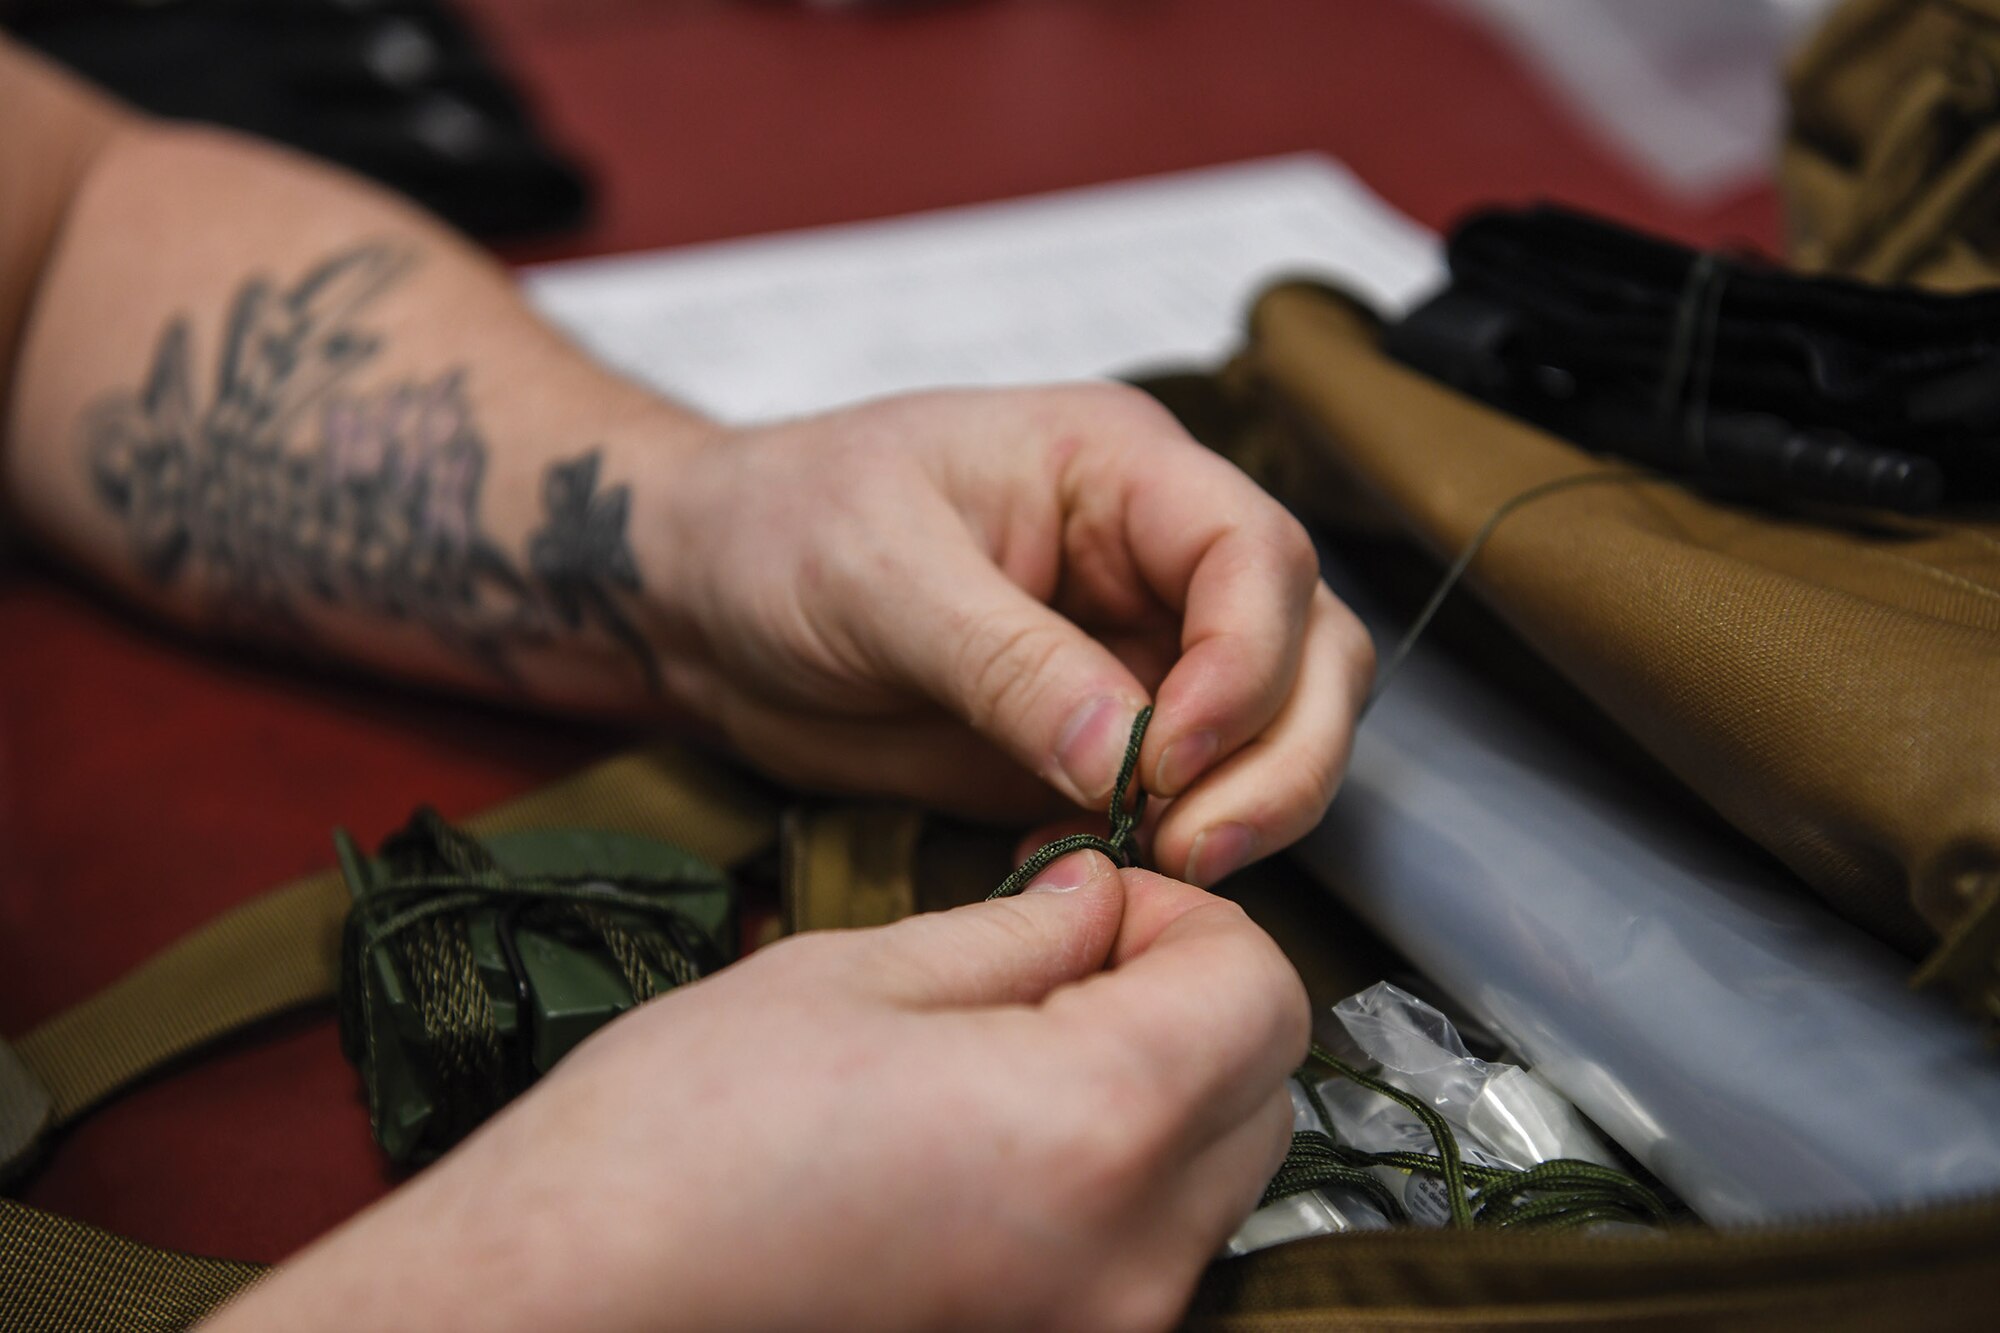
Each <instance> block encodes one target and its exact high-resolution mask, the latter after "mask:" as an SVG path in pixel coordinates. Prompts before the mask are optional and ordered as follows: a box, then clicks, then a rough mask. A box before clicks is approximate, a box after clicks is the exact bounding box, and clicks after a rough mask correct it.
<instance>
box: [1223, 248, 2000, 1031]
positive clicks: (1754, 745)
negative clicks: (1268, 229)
mask: <svg viewBox="0 0 2000 1333" xmlns="http://www.w3.org/2000/svg"><path fill="white" fill-rule="evenodd" d="M1376 335H1377V329H1376V326H1375V323H1374V321H1373V319H1372V317H1371V316H1369V315H1368V314H1367V312H1365V311H1364V310H1362V309H1360V308H1359V307H1357V306H1355V305H1353V304H1351V303H1349V302H1347V301H1346V300H1344V299H1343V298H1341V297H1340V296H1339V295H1338V294H1337V293H1333V292H1330V291H1329V290H1327V289H1324V288H1320V287H1315V286H1312V285H1308V284H1289V285H1285V286H1281V287H1278V288H1276V289H1274V290H1272V291H1270V292H1268V293H1266V294H1265V295H1264V297H1263V298H1262V299H1261V300H1260V301H1259V303H1258V305H1257V307H1256V310H1255V312H1254V315H1253V317H1252V332H1251V340H1250V346H1249V349H1248V351H1247V352H1246V353H1245V354H1244V356H1243V357H1242V358H1241V360H1240V361H1239V362H1238V363H1237V365H1236V366H1235V367H1233V368H1232V371H1231V381H1232V382H1233V383H1234V384H1236V385H1237V386H1238V387H1239V388H1247V389H1248V390H1249V391H1250V392H1252V393H1254V394H1255V395H1256V396H1257V397H1258V398H1260V399H1261V400H1263V401H1264V402H1265V403H1266V404H1267V405H1269V406H1274V407H1275V409H1276V410H1275V411H1273V412H1272V413H1271V414H1270V418H1271V419H1273V420H1285V421H1289V422H1290V423H1291V429H1290V432H1289V434H1290V437H1291V439H1292V441H1293V445H1292V447H1293V448H1295V449H1296V450H1297V451H1298V452H1299V453H1300V454H1301V455H1302V457H1301V458H1300V459H1299V460H1297V461H1296V462H1294V463H1292V464H1289V465H1284V466H1277V467H1273V466H1272V465H1271V461H1270V459H1269V458H1268V454H1269V452H1270V451H1271V449H1272V448H1273V444H1272V438H1271V434H1270V430H1269V428H1268V427H1266V428H1265V429H1264V430H1262V431H1261V432H1259V433H1258V435H1257V437H1256V438H1257V441H1258V446H1257V447H1258V448H1259V450H1261V451H1262V452H1263V453H1264V454H1265V455H1266V456H1265V457H1263V458H1260V459H1259V460H1257V461H1258V462H1259V463H1260V465H1261V466H1260V471H1261V473H1262V475H1264V476H1266V477H1271V478H1279V479H1285V478H1289V479H1291V480H1290V481H1285V480H1280V481H1279V483H1278V484H1279V487H1280V489H1284V488H1285V487H1286V486H1288V485H1289V486H1297V485H1299V484H1300V483H1301V482H1305V483H1308V484H1310V485H1311V486H1313V487H1315V488H1321V487H1325V486H1328V485H1330V484H1336V483H1332V482H1330V481H1329V478H1331V477H1334V476H1340V475H1344V476H1346V477H1347V478H1350V479H1351V480H1352V481H1353V482H1358V483H1359V484H1360V486H1361V488H1362V489H1363V490H1364V491H1365V492H1367V493H1369V494H1371V495H1372V497H1373V498H1374V499H1375V500H1377V501H1378V502H1379V508H1380V510H1381V511H1382V512H1383V513H1385V514H1386V515H1388V516H1390V517H1392V518H1394V519H1395V520H1397V521H1399V522H1400V523H1401V524H1403V525H1404V526H1405V527H1406V528H1407V529H1408V531H1409V532H1410V533H1411V534H1412V535H1413V536H1415V537H1416V538H1417V539H1418V540H1419V541H1421V542H1422V543H1423V544H1425V545H1427V546H1429V547H1430V548H1431V549H1432V550H1433V551H1435V552H1436V553H1437V554H1438V555H1439V556H1440V557H1444V558H1450V557H1451V556H1454V555H1456V554H1457V553H1458V552H1459V551H1460V550H1461V549H1463V548H1464V546H1465V545H1466V543H1467V542H1468V541H1469V540H1470V539H1471V538H1472V537H1473V535H1474V533H1475V532H1476V531H1477V530H1478V529H1479V528H1480V526H1481V525H1482V524H1483V523H1485V522H1486V520H1487V519H1488V518H1489V517H1490V516H1492V515H1493V514H1494V512H1495V511H1496V510H1497V509H1499V508H1500V507H1501V506H1502V505H1503V504H1505V503H1506V502H1507V501H1508V500H1510V499H1511V498H1513V497H1515V496H1518V495H1520V494H1522V493H1523V492H1526V491H1528V490H1530V489H1531V488H1534V487H1537V486H1541V485H1543V484H1544V483H1547V482H1550V481H1552V480H1554V479H1556V478H1561V477H1567V476H1572V475H1576V474H1581V473H1588V472H1603V473H1606V474H1607V475H1608V476H1610V477H1612V478H1614V479H1608V480H1605V481H1602V482H1600V483H1593V484H1587V485H1580V486H1572V487H1569V488H1566V489H1560V490H1556V491H1554V492H1552V493H1549V494H1547V495H1544V496H1542V497H1540V498H1538V499H1536V500H1535V501H1533V502H1532V503H1530V504H1526V505H1524V506H1522V507H1521V508H1519V509H1517V510H1515V511H1514V512H1512V513H1511V514H1509V515H1508V516H1507V517H1506V518H1505V519H1504V520H1503V521H1502V522H1501V523H1500V525H1499V526H1498V527H1497V528H1496V529H1495V531H1494V532H1493V534H1492V536H1491V538H1490V540H1489V541H1488V542H1487V544H1486V545H1485V546H1484V547H1483V549H1482V550H1481V551H1480V553H1479V555H1478V557H1477V559H1476V560H1474V562H1473V563H1472V566H1471V568H1470V571H1469V573H1468V575H1467V584H1468V586H1469V588H1470V589H1471V590H1472V591H1474V592H1476V593H1477V594H1478V595H1479V596H1480V597H1481V598H1482V599H1483V600H1484V601H1485V602H1486V603H1487V604H1488V605H1489V606H1490V607H1491V608H1492V609H1494V610H1495V611H1497V612H1498V613H1499V614H1500V615H1501V616H1502V617H1503V618H1504V619H1505V620H1506V621H1507V622H1508V623H1509V624H1510V625H1511V626H1512V628H1513V629H1514V630H1515V631H1516V632H1518V633H1519V634H1520V635H1521V637H1522V638H1523V639H1525V640H1526V641H1527V642H1528V644H1529V645H1531V646H1532V647H1533V648H1534V649H1535V650H1536V651H1537V652H1538V653H1540V654H1541V655H1542V656H1543V657H1544V658H1545V659H1546V660H1547V661H1548V662H1549V663H1551V664H1552V665H1553V666H1554V667H1555V668H1556V669H1557V670H1559V671H1560V672H1561V673H1562V674H1563V675H1564V676H1566V677H1567V678H1568V679H1569V680H1570V681H1571V682H1572V683H1574V684H1575V685H1576V686H1577V687H1578V688H1579V689H1580V690H1581V691H1582V692H1583V693H1584V694H1586V695H1587V696H1588V697H1589V698H1590V699H1591V700H1593V701H1594V702H1595V703H1596V704H1597V705H1598V706H1599V707H1600V708H1602V709H1603V710H1604V711H1605V712H1606V713H1607V714H1609V715H1610V716H1611V717H1612V718H1613V719H1614V720H1616V721H1617V722H1618V723H1619V724H1620V725H1621V726H1622V727H1623V728H1624V729H1625V730H1626V731H1628V732H1629V733H1630V734H1631V735H1632V736H1633V737H1634V738H1636V739H1637V740H1638V741H1639V743H1640V744H1642V745H1643V746H1644V747H1645V748H1646V749H1647V750H1649V751H1650V752H1651V753H1652V754H1654V755H1655V756H1657V757H1658V758H1659V759H1660V760H1661V761H1662V762H1663V763H1664V764H1665V765H1666V766H1667V767H1668V768H1669V769H1670V770H1671V771H1672V772H1673V773H1674V774H1675V775H1676V776H1678V777H1679V778H1680V779H1681V780H1682V781H1684V782H1685V783H1686V784H1687V785H1688V786H1689V787H1691V788H1692V789H1693V790H1694V791H1695V792H1697V793H1698V794H1699V795H1700V796H1701V797H1702V798H1703V799H1705V800H1706V801H1707V802H1708V803H1709V804H1710V805H1712V806H1713V807H1714V808H1715V809H1716V810H1717V811H1719V812H1720V813H1721V814H1722V815H1723V816H1724V817H1725V818H1727V819H1728V820H1729V821H1730V822H1731V823H1733V824H1734V825H1736V827H1738V828H1739V829H1741V830H1742V831H1743V832H1744V833H1746V834H1748V835H1749V836H1750V837H1752V838H1754V839H1755V840H1757V841H1758V842H1760V843H1762V844H1763V845H1764V846H1765V847H1767V848H1769V849H1770V850H1771V851H1772V852H1774V853H1775V854H1776V855H1778V856H1779V857H1780V858H1782V859H1783V860H1784V861H1785V862H1786V863H1787V864H1788V865H1790V866H1791V867H1792V868H1793V869H1794V870H1795V871H1797V873H1798V874H1799V875H1800V876H1801V877H1802V878H1803V879H1804V880H1805V881H1806V882H1807V883H1808V884H1810V885H1811V886H1812V887H1813V888H1814V889H1815V890H1817V891H1818V892H1819V894H1820V895H1822V896H1823V897H1824V898H1825V899H1826V900H1827V901H1828V902H1829V903H1831V904H1832V905H1833V906H1834V907H1835V908H1837V909H1838V910H1839V911H1840V912H1841V913H1843V914H1844V915H1846V916H1847V917H1849V918H1850V919H1851V920H1853V921H1855V922H1856V923H1857V924H1859V925H1861V926H1863V927H1864V928H1866V929H1867V930H1869V931H1870V932H1872V933H1874V934H1876V935H1878V936H1880V937H1882V938H1883V939H1886V940H1888V941H1890V942H1891V943H1893V944H1895V945H1896V946H1898V947H1899V948H1901V949H1903V950H1904V951H1906V952H1908V953H1910V954H1911V955H1912V956H1913V957H1924V958H1926V959H1927V960H1928V961H1927V962H1926V964H1925V968H1924V970H1923V973H1922V974H1921V975H1922V976H1923V977H1924V978H1925V979H1927V980H1930V979H1934V980H1940V981H1943V982H1945V983H1946V984H1948V985H1949V986H1950V987H1951V988H1952V989H1953V990H1954V991H1956V992H1957V993H1958V994H1959V995H1960V996H1961V997H1963V998H1964V999H1965V1000H1967V1001H1968V1002H1970V1003H1972V1004H1974V1005H1976V1006H1978V1007H1979V1008H1981V1009H1982V1010H1985V1011H1987V1012H1989V1013H1991V1014H1993V1015H1995V1016H2000V971H1996V970H1995V964H1996V961H2000V909H1997V908H1996V901H2000V524H1994V523H1991V522H1971V521H1961V520H1956V519H1932V518H1926V519H1906V518H1901V517H1893V516H1881V515H1868V516H1867V517H1866V518H1865V519H1854V518H1851V517H1850V518H1848V519H1846V520H1845V521H1837V520H1836V519H1834V518H1832V517H1821V516H1814V517H1804V516H1786V515H1780V514H1776V513H1773V512H1769V511H1765V510H1759V509H1754V508H1749V507H1739V506H1736V505H1731V504H1726V503H1722V502H1720V501H1716V500H1712V499H1708V498H1704V497H1702V496H1700V495H1697V494H1695V493H1693V492H1691V491H1688V490H1686V489H1685V488H1683V487H1681V486H1679V485H1676V484H1674V483H1671V482H1668V481H1665V480H1662V479H1657V478H1649V477H1645V476H1643V475H1641V474H1633V473H1628V472H1625V471H1624V470H1623V466H1622V465H1619V464H1613V463H1609V462H1606V461H1602V460H1599V459H1597V458H1594V457H1592V456H1591V455H1588V454H1585V453H1583V452H1582V451H1580V450H1578V449H1576V448H1575V447H1573V446H1571V445H1569V444H1568V443H1566V442H1564V441H1562V440H1560V439H1557V438H1556V437H1554V436H1551V435H1548V434H1545V433H1543V432H1541V431H1539V430H1536V429H1535V428H1533V427H1531V426H1527V425H1524V424H1522V423H1520V422H1518V421H1516V420H1514V419H1512V418H1510V417H1508V416H1505V415H1503V414H1502V413H1499V412H1496V411H1494V410H1492V409H1490V408H1488V407H1485V406H1484V405H1482V404H1480V403H1477V402H1475V401H1473V400H1472V399H1469V398H1467V397H1464V396H1462V395H1460V394H1458V393H1456V392H1454V391H1452V390H1450V389H1447V388H1444V387H1442V386H1440V385H1438V384H1437V383H1435V382H1434V381H1431V380H1429V379H1427V378H1425V377H1423V376H1420V375H1418V374H1416V373H1415V372H1413V371H1410V370H1408V369H1405V368H1404V367H1403V366H1401V365H1399V364H1397V363H1395V362H1393V361H1391V360H1390V359H1388V358H1387V357H1386V356H1385V355H1384V354H1383V353H1382V352H1381V351H1380V350H1379V349H1378V347H1377V336H1376ZM1350 484H1351V483H1350ZM1288 498H1294V499H1303V500H1306V501H1307V504H1306V505H1305V507H1306V508H1308V509H1311V508H1314V507H1315V506H1314V505H1313V504H1312V503H1311V501H1312V499H1313V497H1312V496H1310V495H1293V496H1288Z"/></svg>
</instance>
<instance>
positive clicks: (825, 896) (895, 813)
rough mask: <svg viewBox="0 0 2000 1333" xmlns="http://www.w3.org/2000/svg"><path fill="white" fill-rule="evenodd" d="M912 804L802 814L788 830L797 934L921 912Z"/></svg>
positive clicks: (789, 909)
mask: <svg viewBox="0 0 2000 1333" xmlns="http://www.w3.org/2000/svg"><path fill="white" fill-rule="evenodd" d="M923 822H924V821H923V814H922V812H921V811H919V810H917V809H916V808H915V807H912V806H902V805H836V806H831V807H826V808H822V809H815V810H795V811H793V812H791V813H790V814H789V815H787V817H786V819H785V831H784V844H783V851H784V894H785V921H786V924H787V926H788V927H789V928H790V929H791V930H792V931H793V932H794V933H796V932H800V931H807V930H846V929H852V928H854V927H857V926H886V925H888V924H889V923H890V922H892V921H901V920H902V919H903V918H904V917H906V916H909V915H911V914H912V913H914V912H915V911H916V910H917V886H916V878H915V873H914V872H915V869H916V860H917V839H918V837H919V835H920V834H921V833H922V832H923Z"/></svg>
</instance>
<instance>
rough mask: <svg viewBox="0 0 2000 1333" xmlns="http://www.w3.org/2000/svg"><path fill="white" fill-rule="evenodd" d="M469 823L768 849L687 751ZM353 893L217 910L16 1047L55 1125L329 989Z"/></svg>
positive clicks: (316, 879) (771, 818)
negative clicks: (50, 1103) (47, 1099)
mask: <svg viewBox="0 0 2000 1333" xmlns="http://www.w3.org/2000/svg"><path fill="white" fill-rule="evenodd" d="M466 827H467V828H468V829H470V830H471V831H472V832H474V833H501V832H506V831H509V830H512V829H523V828H565V827H573V828H598V829H608V830H613V831H619V832H628V833H640V834H647V835H650V836H653V837H657V838H660V839H662V840H664V841H667V842H672V843H676V844H678V845H680V846H682V847H685V848H687V849H688V850H690V851H692V852H694V853H696V854H697V855H699V856H702V857H704V858H705V859H707V860H710V861H713V862H715V863H716V864H718V865H731V864H734V863H735V862H737V861H740V860H742V859H743V858H744V857H746V856H748V855H750V854H751V853H753V852H755V851H757V850H759V849H761V848H762V847H764V846H766V845H768V844H769V843H770V841H771V840H772V838H773V837H774V836H775V831H776V827H777V818H776V807H775V805H774V804H773V803H772V801H771V800H770V798H769V797H768V796H766V795H765V794H764V793H763V792H762V791H760V790H759V789H758V788H757V787H756V786H755V785H754V784H753V783H752V782H750V781H749V780H748V779H747V778H745V777H743V776H742V775H741V773H740V771H739V770H734V769H730V768H727V767H725V766H723V765H721V764H719V763H716V762H714V761H712V760H709V759H706V758H703V757H701V756H699V755H697V754H695V753H694V752H692V751H688V750H679V749H675V750H664V749H663V750H658V751H651V752H647V753H642V754H632V755H624V756H621V757H619V758H616V759H611V760H608V761H606V762H605V763H602V764H599V765H597V766H596V767H594V768H590V769H587V770H585V771H584V772H582V773H580V774H578V775H577V776H575V777H573V778H569V779H567V780H565V781H563V782H559V783H557V784H555V785H554V786H551V787H547V788H544V789H543V790H541V791H538V792H535V793H533V794H531V795H528V796H524V797H522V798H521V799H519V800H517V801H512V802H509V803H508V804H506V805H503V806H501V807H499V808H498V809H496V810H492V811H490V812H488V813H486V814H482V815H479V816H476V817H474V818H473V819H470V820H468V821H466ZM347 903H348V896H347V890H346V888H345V886H344V885H343V884H342V883H341V879H340V875H339V873H338V872H336V871H331V870H329V871H323V872H321V873H320V874H317V875H309V876H307V877H306V878H304V879H301V880H298V881H296V882H295V883H292V884H289V885H287V886H285V887H284V888H281V889H277V890H274V891H272V892H271V893H268V894H265V895H264V896H262V897H260V898H256V899H253V900H252V901H250V902H248V903H245V904H244V905H243V906H241V907H238V908H236V909H234V910H233V911H230V912H226V913H224V914H223V915H222V916H220V917H217V918H216V919H215V920H214V921H212V922H210V923H209V924H208V925H206V926H204V927H202V928H201V929H199V930H197V931H196V932H194V933H193V934H192V935H189V936H187V937H186V938H185V939H182V940H181V941H179V942H178V943H176V944H174V945H173V946H172V947H170V948H168V949H167V950H166V951H165V952H163V953H161V954H159V955H157V956H156V957H154V958H151V959H149V960H148V961H147V962H145V963H144V964H142V965H140V966H139V967H138V968H137V969H135V970H134V971H132V972H131V973H129V974H128V975H126V976H125V977H123V978H121V979H120V980H118V981H117V982H115V983H114V984H113V985H111V986H110V987H108V988H107V989H105V990H103V991H101V992H99V993H98V994H97V995H95V996H92V997H91V998H90V999H88V1000H86V1001H84V1002H83V1003H82V1004H79V1005H77V1006H76V1007H75V1008H73V1009H70V1010H68V1011H66V1012H64V1013H62V1014H59V1015H57V1016H56V1017H55V1018H53V1019H50V1020H49V1021H48V1022H46V1023H44V1024H43V1025H42V1026H41V1027H39V1028H36V1029H35V1030H34V1031H33V1032H31V1033H29V1034H28V1035H27V1036H25V1037H23V1038H21V1039H20V1040H19V1041H17V1042H15V1043H14V1050H15V1053H16V1054H17V1055H18V1056H19V1057H20V1059H21V1061H22V1063H24V1064H26V1065H27V1066H28V1067H29V1068H30V1069H31V1070H33V1072H34V1073H35V1074H36V1075H37V1076H39V1078H40V1079H41V1082H42V1083H43V1085H44V1086H45V1087H46V1088H47V1089H48V1091H49V1093H50V1094H51V1095H52V1096H53V1099H54V1102H55V1115H54V1121H55V1123H57V1124H61V1123H63V1122H65V1121H68V1120H71V1119H73V1118H75V1117H76V1116H78V1115H80V1114H82V1113H83V1112H84V1111H86V1110H88V1109H89V1108H90V1107H91V1106H93V1105H95V1104H96V1103H97V1102H98V1101H100V1100H101V1099H103V1098H104V1097H106V1096H108V1095H110V1094H111V1093H113V1092H115V1091H117V1090H118V1089H119V1088H121V1087H123V1086H124V1085H125V1084H127V1083H129V1082H131V1081H132V1080H133V1079H135V1078H138V1077H140V1076H141V1075H143V1074H145V1073H146V1072H148V1071H149V1070H152V1069H154V1068H156V1067H158V1066H159V1065H161V1064H163V1063H165V1062H166V1061H168V1060H171V1059H174V1058H175V1057H177V1056H180V1055H183V1054H186V1053H187V1052H189V1051H192V1050H194V1049H196V1048H197V1047H200V1046H202V1045H204V1044H206V1043H207V1042H209V1041H212V1040H214V1039H215V1038H217V1037H220V1036H223V1035H225V1034H227V1033H229V1032H233V1031H235V1030H236V1029H238V1028H241V1027H243V1026H245V1025H246V1024H249V1023H254V1022H256V1021H258V1020H259V1019H263V1018H268V1017H270V1016H271V1015H273V1014H277V1013H281V1012H283V1011H284V1010H286V1009H290V1008H294V1007H296V1006H298V1005H302V1004H307V1003H310V1002H312V1001H315V1000H323V999H327V998H329V997H331V996H332V995H333V994H334V992H335V990H336V989H337V987H338V984H339V979H338V969H339V965H340V927H341V921H342V920H343V918H344V917H345V916H346V914H347Z"/></svg>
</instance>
